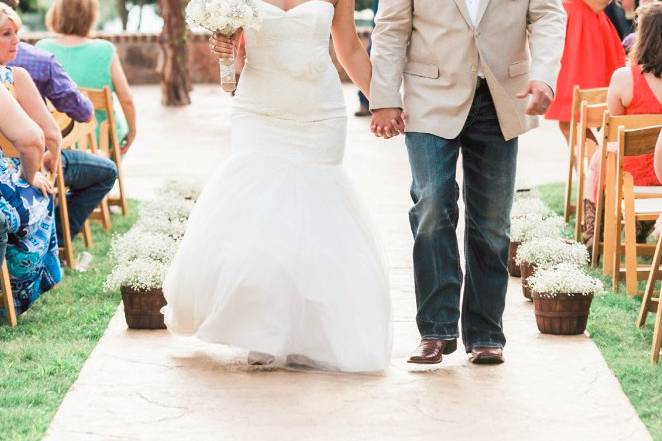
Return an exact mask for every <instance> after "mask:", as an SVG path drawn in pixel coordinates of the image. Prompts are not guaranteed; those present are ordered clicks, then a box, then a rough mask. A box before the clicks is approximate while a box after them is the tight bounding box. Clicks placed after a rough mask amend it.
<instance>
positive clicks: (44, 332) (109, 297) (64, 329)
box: [0, 202, 137, 441]
mask: <svg viewBox="0 0 662 441" xmlns="http://www.w3.org/2000/svg"><path fill="white" fill-rule="evenodd" d="M136 216H137V204H136V203H134V202H132V203H131V206H130V215H129V216H127V217H121V216H113V228H112V232H110V233H106V232H104V231H103V230H102V229H101V227H100V226H99V224H98V223H96V222H95V223H93V225H92V230H93V234H94V246H93V247H92V249H91V253H92V254H93V256H94V260H93V261H92V264H91V266H90V269H89V270H88V271H87V272H85V273H78V272H72V271H70V270H67V271H66V273H65V276H64V277H63V279H62V282H61V283H60V284H59V285H58V286H57V287H56V288H55V289H53V290H51V291H50V292H47V293H45V294H44V295H43V296H42V297H41V298H39V299H38V300H37V302H35V304H34V305H33V306H32V307H31V308H30V309H29V310H28V311H27V312H26V313H24V314H23V315H21V316H19V318H18V326H17V327H15V328H11V327H9V326H8V325H7V324H6V321H4V320H3V321H2V322H1V323H0V439H2V440H4V441H29V440H39V439H41V438H42V437H43V435H44V433H45V432H46V429H47V428H48V425H49V424H50V421H51V419H52V418H53V415H54V414H55V411H56V410H57V408H58V406H59V405H60V403H61V402H62V399H63V398H64V395H65V394H66V392H67V391H68V390H69V387H71V385H72V384H73V382H74V381H75V380H76V378H77V377H78V373H79V372H80V369H81V367H82V366H83V363H84V362H85V360H87V358H88V356H89V355H90V353H91V352H92V349H93V348H94V347H95V345H96V344H97V342H98V340H99V338H100V337H101V336H102V335H103V333H104V331H105V330H106V328H107V326H108V322H109V320H110V318H111V317H112V316H113V313H114V312H115V310H116V308H117V305H118V304H119V302H120V295H119V292H115V293H107V292H104V290H103V283H104V281H105V279H106V276H107V275H108V274H109V273H110V271H111V269H112V264H111V262H110V259H109V256H108V254H109V253H108V251H109V249H110V240H111V236H112V234H114V233H123V232H125V231H127V230H128V229H129V228H130V227H131V225H132V224H133V223H134V222H135V220H136ZM76 248H77V250H76V253H78V252H80V251H82V250H83V247H82V239H77V241H76Z"/></svg>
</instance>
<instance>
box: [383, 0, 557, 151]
mask: <svg viewBox="0 0 662 441" xmlns="http://www.w3.org/2000/svg"><path fill="white" fill-rule="evenodd" d="M476 23H477V24H476V26H475V27H474V25H473V24H472V21H471V17H470V16H469V12H468V10H467V7H466V0H381V2H380V4H379V11H378V12H377V17H376V26H375V30H374V32H373V34H372V53H371V54H372V55H371V58H372V65H373V68H372V69H373V71H372V82H371V86H370V108H371V109H373V110H374V109H381V108H387V107H399V108H404V109H405V110H406V111H407V113H408V114H409V119H408V121H407V131H408V132H422V133H431V134H433V135H437V136H441V137H443V138H447V139H453V138H455V137H457V136H458V134H459V133H460V131H461V130H462V127H463V126H464V123H465V121H466V119H467V116H468V114H469V110H470V108H471V103H472V100H473V96H474V93H475V90H476V82H477V75H478V71H479V69H480V71H481V72H482V73H483V74H484V76H485V78H486V79H487V83H488V85H489V88H490V92H491V94H492V97H493V99H494V103H495V106H496V110H497V115H498V118H499V124H500V126H501V131H502V132H503V135H504V138H505V139H511V138H515V137H516V136H518V135H520V134H522V133H524V132H526V131H527V130H529V129H531V128H533V127H535V126H537V122H538V121H537V118H533V117H529V116H527V115H525V113H524V111H525V109H526V106H527V103H528V100H526V99H524V100H522V99H518V98H516V96H515V95H516V94H517V93H518V92H520V91H521V90H522V89H524V88H525V86H526V84H527V82H528V81H529V79H535V80H540V81H544V82H545V83H547V84H548V85H549V86H551V87H552V89H553V90H554V89H555V87H556V78H557V75H558V71H559V68H560V61H561V55H562V53H563V45H564V41H565V29H566V27H565V26H566V16H565V11H564V9H563V6H562V4H561V0H480V6H479V12H478V17H477V19H476ZM403 81H404V102H403V97H402V96H401V94H400V87H401V85H402V84H403Z"/></svg>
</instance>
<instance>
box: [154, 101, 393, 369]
mask: <svg viewBox="0 0 662 441" xmlns="http://www.w3.org/2000/svg"><path fill="white" fill-rule="evenodd" d="M345 124H346V121H345V119H344V118H334V119H328V120H323V121H316V122H300V121H286V120H279V119H276V118H270V117H265V116H259V115H255V114H250V113H243V114H242V113H240V114H238V115H236V116H235V118H234V121H233V154H232V155H231V157H230V158H229V159H228V160H227V161H226V162H225V163H224V164H223V165H222V166H221V168H220V169H219V170H218V171H217V172H216V173H215V174H214V175H213V177H212V178H211V179H210V181H209V182H208V183H207V185H206V187H205V189H204V191H203V193H202V194H201V196H200V198H199V199H198V201H197V203H196V206H195V208H194V209H193V212H192V213H191V216H190V218H189V222H188V227H187V231H186V234H185V237H184V239H183V240H182V243H181V245H180V248H179V250H178V252H177V254H176V256H175V258H174V261H173V263H172V266H171V268H170V270H169V272H168V275H167V278H166V281H165V284H164V293H165V296H166V299H167V301H168V306H167V307H166V308H165V309H164V312H165V316H166V324H167V326H168V328H169V329H170V330H171V331H172V332H174V333H177V334H183V335H195V336H197V337H198V338H200V339H202V340H205V341H208V342H212V343H223V344H227V345H232V346H236V347H240V348H244V349H248V350H252V351H258V352H264V353H268V354H272V355H274V356H286V355H290V354H292V355H303V356H304V357H307V358H308V359H311V360H314V361H315V362H318V363H319V365H320V366H325V367H330V368H333V369H338V370H341V371H350V372H360V371H379V370H383V369H384V368H385V367H386V366H387V364H388V362H389V359H390V350H391V324H390V297H389V284H388V273H387V269H386V264H385V262H384V259H383V253H382V251H381V248H380V246H379V242H378V240H377V238H376V235H375V234H374V233H375V231H374V229H373V228H372V226H371V223H370V222H369V220H368V216H367V215H366V213H365V211H364V208H363V207H362V204H361V203H360V202H359V200H358V198H357V196H356V195H355V193H354V191H353V189H352V186H351V184H350V182H349V181H348V179H347V177H346V176H345V173H344V171H343V169H342V167H341V165H340V162H341V160H342V155H343V149H344V140H345V131H346V128H345Z"/></svg>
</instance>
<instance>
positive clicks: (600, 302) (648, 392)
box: [538, 184, 662, 441]
mask: <svg viewBox="0 0 662 441" xmlns="http://www.w3.org/2000/svg"><path fill="white" fill-rule="evenodd" d="M538 190H539V191H540V195H541V197H542V198H543V200H544V201H545V202H546V203H547V204H548V205H549V206H550V207H551V208H552V209H554V210H555V211H556V212H557V213H559V214H563V194H564V193H563V191H564V190H563V184H548V185H543V186H541V187H539V188H538ZM596 275H597V272H596ZM605 286H611V281H610V280H607V279H605ZM640 305H641V299H640V298H630V297H628V296H627V295H626V294H624V293H623V292H619V293H616V292H609V293H608V294H607V295H605V296H600V297H596V298H595V299H594V300H593V305H592V306H591V316H590V318H589V322H588V331H589V333H590V334H591V338H592V339H593V340H594V341H595V343H596V345H597V346H598V348H600V351H601V352H602V355H603V357H604V358H605V360H606V361H607V364H608V365H609V367H610V368H611V370H612V371H613V372H614V374H615V375H616V377H617V378H618V380H619V381H620V382H621V386H622V387H623V390H624V391H625V394H626V395H627V396H628V398H629V399H630V402H631V403H632V405H633V406H634V408H635V409H636V410H637V412H638V413H639V416H640V417H641V420H642V421H643V422H644V424H645V425H646V427H647V428H648V430H649V432H650V433H651V435H652V436H653V439H654V440H656V441H662V364H659V365H653V364H651V363H650V361H649V357H650V351H651V344H652V341H653V317H654V316H653V315H650V316H649V318H648V321H647V323H646V326H645V327H644V328H643V329H639V328H638V327H637V326H636V324H635V321H636V319H637V316H638V314H639V307H640ZM615 417H616V416H615Z"/></svg>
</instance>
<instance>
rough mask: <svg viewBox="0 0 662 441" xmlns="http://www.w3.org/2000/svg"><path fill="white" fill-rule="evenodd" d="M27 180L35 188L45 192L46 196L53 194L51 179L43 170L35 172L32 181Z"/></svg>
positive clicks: (42, 192)
mask: <svg viewBox="0 0 662 441" xmlns="http://www.w3.org/2000/svg"><path fill="white" fill-rule="evenodd" d="M26 180H27V179H26ZM27 181H28V183H29V184H30V185H31V186H32V187H33V188H34V189H36V190H39V191H41V194H43V195H44V197H45V198H46V197H48V195H50V194H53V187H52V186H51V183H50V181H49V180H48V178H47V177H46V176H45V175H44V174H43V173H41V172H37V173H35V174H34V176H33V177H32V181H30V180H27Z"/></svg>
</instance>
